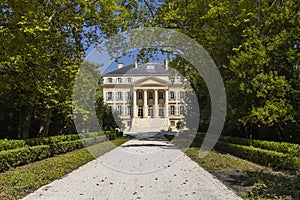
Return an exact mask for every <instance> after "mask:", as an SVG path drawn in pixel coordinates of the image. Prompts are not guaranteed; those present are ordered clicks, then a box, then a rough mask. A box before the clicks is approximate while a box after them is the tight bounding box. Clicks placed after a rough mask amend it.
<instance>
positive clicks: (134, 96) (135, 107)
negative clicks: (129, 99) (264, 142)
mask: <svg viewBox="0 0 300 200" xmlns="http://www.w3.org/2000/svg"><path fill="white" fill-rule="evenodd" d="M132 112H133V117H134V118H136V117H137V115H138V111H137V105H136V90H133V104H132Z"/></svg>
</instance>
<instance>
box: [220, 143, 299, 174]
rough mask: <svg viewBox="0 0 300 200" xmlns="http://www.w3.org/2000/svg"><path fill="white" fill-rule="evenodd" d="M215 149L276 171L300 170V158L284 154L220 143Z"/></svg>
mask: <svg viewBox="0 0 300 200" xmlns="http://www.w3.org/2000/svg"><path fill="white" fill-rule="evenodd" d="M215 148H216V149H217V150H220V151H223V152H226V153H230V154H232V155H235V156H237V157H239V158H243V159H246V160H249V161H251V162H255V163H258V164H261V165H264V166H268V167H272V168H275V169H284V170H291V171H293V170H294V171H296V170H299V168H300V157H296V156H294V155H291V154H284V153H280V152H275V151H270V150H265V149H260V148H255V147H252V146H243V145H238V144H231V143H228V142H220V141H219V142H218V143H217V145H216V147H215Z"/></svg>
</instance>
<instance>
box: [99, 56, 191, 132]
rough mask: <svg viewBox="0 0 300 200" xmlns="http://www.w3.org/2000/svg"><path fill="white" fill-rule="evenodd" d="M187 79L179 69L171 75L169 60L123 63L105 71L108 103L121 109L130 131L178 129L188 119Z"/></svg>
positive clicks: (126, 128) (105, 89)
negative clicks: (108, 71)
mask: <svg viewBox="0 0 300 200" xmlns="http://www.w3.org/2000/svg"><path fill="white" fill-rule="evenodd" d="M173 72H175V71H174V70H173ZM183 82H184V81H183V78H182V76H180V75H179V74H178V73H176V72H175V73H173V75H171V73H170V70H169V69H168V65H167V62H166V64H161V63H146V64H142V65H138V64H133V65H128V66H126V67H123V66H122V64H119V65H118V69H117V70H115V71H113V72H110V73H108V74H105V75H103V97H104V103H105V104H107V105H108V106H110V107H111V109H113V110H116V111H117V112H118V113H119V116H120V118H121V119H122V121H123V124H124V125H125V130H126V131H136V130H139V131H143V130H144V131H149V130H150V129H151V127H152V128H153V129H159V130H152V129H151V130H152V131H166V130H173V131H176V130H177V128H178V122H184V110H185V106H186V105H185V103H184V94H185V90H186V89H185V88H184V84H183Z"/></svg>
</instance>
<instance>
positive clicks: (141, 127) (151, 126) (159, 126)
mask: <svg viewBox="0 0 300 200" xmlns="http://www.w3.org/2000/svg"><path fill="white" fill-rule="evenodd" d="M133 120H134V122H133V126H132V127H131V129H130V132H160V131H161V130H164V129H166V128H168V123H167V119H164V118H144V119H133Z"/></svg>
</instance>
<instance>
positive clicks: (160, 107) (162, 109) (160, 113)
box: [158, 106, 164, 118]
mask: <svg viewBox="0 0 300 200" xmlns="http://www.w3.org/2000/svg"><path fill="white" fill-rule="evenodd" d="M158 114H159V117H161V118H162V117H164V107H162V106H159V112H158Z"/></svg>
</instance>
